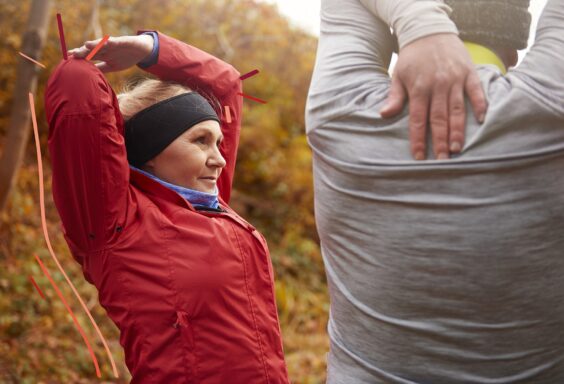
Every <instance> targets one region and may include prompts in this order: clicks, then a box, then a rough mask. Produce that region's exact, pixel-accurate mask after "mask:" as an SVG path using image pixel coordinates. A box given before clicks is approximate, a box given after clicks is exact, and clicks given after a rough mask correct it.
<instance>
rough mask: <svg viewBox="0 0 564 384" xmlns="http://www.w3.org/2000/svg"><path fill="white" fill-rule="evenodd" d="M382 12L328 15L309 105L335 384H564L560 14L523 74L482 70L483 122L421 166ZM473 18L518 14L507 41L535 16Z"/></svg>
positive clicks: (372, 8)
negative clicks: (395, 84)
mask: <svg viewBox="0 0 564 384" xmlns="http://www.w3.org/2000/svg"><path fill="white" fill-rule="evenodd" d="M383 2H385V0H322V9H321V35H320V39H319V46H318V52H317V61H316V66H315V70H314V75H313V78H312V82H311V87H310V92H309V96H308V102H307V109H306V125H307V135H308V140H309V143H310V146H311V148H312V151H313V171H314V187H315V211H316V220H317V227H318V232H319V236H320V239H321V247H322V254H323V259H324V263H325V267H326V273H327V278H328V284H329V291H330V299H331V310H330V320H329V324H328V333H329V336H330V341H331V350H330V352H329V354H328V383H330V384H360V383H392V384H396V383H398V384H400V383H401V384H408V383H409V384H443V383H444V384H458V383H464V384H466V383H468V384H470V383H480V384H510V383H511V384H513V383H534V384H559V383H564V1H562V0H548V2H547V5H546V8H545V10H544V12H543V14H542V16H541V19H540V21H539V25H538V29H537V34H536V41H535V43H534V45H533V47H532V49H531V50H530V52H529V53H528V54H527V56H526V57H525V59H524V60H523V61H522V63H521V64H520V65H519V66H517V67H516V68H512V69H510V70H509V71H508V72H507V73H506V74H505V75H504V74H503V72H502V70H503V68H501V69H500V68H498V67H496V66H494V65H480V66H478V68H477V69H478V74H479V76H480V79H481V82H482V86H483V88H484V91H485V94H486V97H487V100H488V103H489V106H488V112H487V115H486V117H485V120H484V121H483V123H479V122H478V121H477V120H476V119H475V118H474V117H473V116H468V118H467V119H466V135H465V140H464V145H463V147H462V149H461V150H460V152H459V153H458V154H455V155H453V157H452V158H451V159H447V160H424V161H416V160H413V157H412V152H413V151H411V152H410V149H412V147H411V146H410V140H409V137H410V136H409V130H408V125H409V111H408V110H407V109H406V110H404V111H402V112H401V113H400V114H399V115H398V116H397V117H395V118H393V119H383V118H382V117H381V115H380V112H379V111H380V109H381V108H382V106H383V105H384V103H385V101H386V98H387V96H388V92H389V89H390V78H389V76H388V74H387V67H388V64H389V62H390V56H391V54H392V50H393V46H394V38H393V36H392V35H391V33H390V28H389V26H390V24H392V23H391V22H390V20H386V17H385V15H384V16H383V15H382V14H378V12H379V11H380V9H379V8H378V7H380V6H382V3H383ZM423 3H430V2H429V1H421V2H419V3H418V5H420V6H423V5H422V4H423ZM437 3H439V2H437ZM441 3H442V2H441ZM464 3H465V4H464V5H468V4H469V3H470V2H464ZM475 3H476V4H479V6H480V7H484V9H483V10H481V11H480V10H479V9H477V10H476V9H474V11H476V12H481V13H480V17H478V20H483V19H486V18H487V17H488V15H489V14H495V15H498V16H499V12H506V13H507V17H497V19H496V20H497V21H496V23H497V24H496V27H499V26H500V23H501V25H503V23H506V28H509V29H511V28H514V27H515V25H514V24H515V22H514V21H515V20H516V18H515V17H510V15H511V12H522V11H523V9H522V8H523V3H522V2H519V1H510V0H506V1H501V0H499V1H489V2H488V1H476V2H475ZM389 4H390V7H393V3H391V2H390V3H389ZM448 4H450V5H451V6H452V7H453V8H454V13H453V16H455V15H456V12H457V4H456V1H455V0H451V1H448ZM489 5H491V6H495V7H498V8H496V9H497V11H496V12H490V11H491V9H489V10H490V11H488V6H489ZM443 6H444V5H443ZM499 7H501V8H499ZM503 7H505V8H503ZM525 10H526V5H525ZM406 12H407V11H406ZM455 19H456V18H455ZM466 20H467V19H466ZM512 20H513V23H512ZM486 25H487V24H486ZM482 27H483V25H482ZM465 28H466V26H465ZM492 28H493V26H492ZM396 32H397V31H396ZM495 36H499V34H496V35H495ZM520 36H521V37H518V38H519V39H522V36H523V35H520ZM524 36H525V38H526V32H524ZM399 40H400V55H401V40H402V37H401V36H399ZM477 42H478V43H480V44H487V43H488V42H487V41H477ZM492 44H493V45H496V44H495V42H494V43H492ZM504 44H509V43H504ZM497 45H498V46H493V47H492V48H495V50H494V51H495V52H496V53H497V54H498V55H497V56H500V57H501V58H502V59H505V62H506V63H507V64H509V63H508V58H507V57H503V56H504V54H503V53H504V52H505V53H508V51H507V50H505V48H511V47H507V46H506V47H503V46H499V45H500V44H499V43H498V44H497ZM501 45H503V44H501ZM509 56H510V55H509ZM429 144H430V143H429ZM426 150H427V151H428V152H427V154H426V155H427V157H428V158H431V157H433V152H432V149H431V145H429V146H428V147H427V149H426Z"/></svg>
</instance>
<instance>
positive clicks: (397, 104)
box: [380, 75, 407, 118]
mask: <svg viewBox="0 0 564 384" xmlns="http://www.w3.org/2000/svg"><path fill="white" fill-rule="evenodd" d="M406 99H407V93H406V92H405V89H404V87H403V85H402V83H401V81H400V79H399V77H398V76H397V75H394V76H392V84H391V86H390V93H389V94H388V99H387V100H386V103H385V104H384V107H383V108H382V109H380V115H382V117H383V118H390V117H394V116H395V115H397V114H398V113H400V112H401V111H402V110H403V106H404V104H405V101H406Z"/></svg>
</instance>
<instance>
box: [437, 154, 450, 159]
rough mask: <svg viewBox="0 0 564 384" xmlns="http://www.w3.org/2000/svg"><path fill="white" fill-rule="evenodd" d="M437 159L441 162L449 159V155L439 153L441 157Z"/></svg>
mask: <svg viewBox="0 0 564 384" xmlns="http://www.w3.org/2000/svg"><path fill="white" fill-rule="evenodd" d="M437 159H439V160H447V159H448V155H447V154H446V153H444V152H443V153H439V156H437Z"/></svg>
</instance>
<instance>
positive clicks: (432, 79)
mask: <svg viewBox="0 0 564 384" xmlns="http://www.w3.org/2000/svg"><path fill="white" fill-rule="evenodd" d="M465 92H466V94H468V97H469V98H470V102H471V104H472V106H473V108H474V114H475V116H476V119H477V120H478V121H479V122H483V120H484V117H485V114H486V110H487V102H486V98H485V95H484V91H483V89H482V85H481V83H480V78H479V77H478V74H477V72H476V69H475V66H474V64H473V63H472V60H471V58H470V55H469V53H468V51H467V50H466V48H465V47H464V44H463V43H462V41H461V40H460V39H459V38H458V36H456V35H455V34H447V33H445V34H436V35H430V36H427V37H424V38H421V39H418V40H415V41H414V42H412V43H410V44H408V45H406V46H405V47H404V48H403V49H402V50H401V51H400V53H399V57H398V62H397V64H396V67H395V70H394V75H393V77H392V85H391V89H390V94H389V96H388V100H387V102H386V105H385V106H384V108H383V109H382V110H381V111H380V113H381V115H382V117H384V118H388V117H393V116H395V115H397V114H398V113H400V112H401V111H402V109H403V107H404V103H405V99H406V97H407V98H408V99H409V135H410V141H411V151H412V154H413V156H414V157H415V159H417V160H423V159H425V156H426V135H427V122H429V123H430V125H431V132H432V138H433V140H432V142H433V152H434V154H435V157H436V158H437V159H447V158H448V157H449V153H458V152H460V151H461V149H462V147H463V145H464V137H465V123H466V109H465V104H464V93H465Z"/></svg>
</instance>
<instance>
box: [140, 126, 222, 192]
mask: <svg viewBox="0 0 564 384" xmlns="http://www.w3.org/2000/svg"><path fill="white" fill-rule="evenodd" d="M222 139H223V134H222V133H221V129H220V127H219V123H218V122H217V121H214V120H207V121H202V122H201V123H198V124H196V125H194V126H193V127H191V128H190V129H188V130H186V131H185V132H184V133H183V134H182V135H180V136H179V137H177V138H176V140H174V141H173V142H172V143H170V144H169V145H168V147H166V148H165V149H164V150H163V151H162V152H161V153H159V154H158V155H157V156H155V157H154V158H153V159H151V160H149V161H148V162H147V163H146V164H145V165H144V166H143V167H142V169H143V170H145V171H147V172H149V173H152V174H153V175H155V176H157V177H158V178H159V179H161V180H164V181H166V182H169V183H172V184H176V185H180V186H182V187H186V188H190V189H195V190H197V191H201V192H208V193H213V192H215V190H216V183H217V179H218V178H219V174H220V173H221V170H222V169H223V167H225V159H224V158H223V156H221V153H220V152H219V144H220V143H221V140H222Z"/></svg>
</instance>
